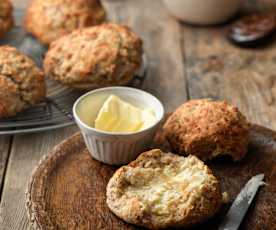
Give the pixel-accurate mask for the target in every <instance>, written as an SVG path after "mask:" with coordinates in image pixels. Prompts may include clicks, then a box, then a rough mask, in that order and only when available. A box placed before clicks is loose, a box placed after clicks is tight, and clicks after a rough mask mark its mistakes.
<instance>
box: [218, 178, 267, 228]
mask: <svg viewBox="0 0 276 230" xmlns="http://www.w3.org/2000/svg"><path fill="white" fill-rule="evenodd" d="M263 179H264V174H258V175H256V176H254V177H252V178H251V179H250V180H249V181H248V182H247V183H246V185H245V186H244V187H243V189H242V190H241V192H240V193H239V195H238V196H237V198H236V199H235V201H234V202H233V204H232V206H231V207H230V209H229V211H228V213H227V214H226V216H225V217H224V220H223V222H222V223H221V224H220V226H219V228H218V230H237V229H238V228H239V226H240V224H241V222H242V220H243V217H244V216H245V214H246V212H247V210H248V208H249V206H250V204H251V202H252V200H253V198H254V197H255V195H256V193H257V191H258V189H259V187H260V186H261V185H263V184H264V182H263Z"/></svg>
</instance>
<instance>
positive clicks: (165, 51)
mask: <svg viewBox="0 0 276 230" xmlns="http://www.w3.org/2000/svg"><path fill="white" fill-rule="evenodd" d="M104 3H105V6H106V8H107V10H108V15H109V17H110V20H111V21H117V22H121V23H124V24H127V25H129V26H130V27H131V28H133V29H134V31H135V32H137V33H138V34H139V35H140V36H141V37H142V39H143V41H144V50H145V53H146V55H147V58H148V64H149V71H150V75H149V76H148V78H147V79H146V80H145V82H144V85H143V87H142V88H143V89H145V90H147V91H148V92H151V93H153V94H154V95H156V96H157V97H158V98H159V99H160V100H161V101H162V102H163V103H164V105H165V108H166V110H167V111H171V110H173V109H175V108H176V106H178V105H179V104H180V103H183V101H184V100H186V98H187V94H186V84H185V75H184V63H183V57H182V53H181V42H180V39H181V27H180V25H179V23H177V22H176V21H175V20H174V19H173V18H172V17H170V16H169V15H168V13H167V11H166V9H165V7H164V6H163V4H162V1H159V0H153V1H147V0H139V1H136V0H121V1H114V0H105V1H104ZM153 11H154V12H153Z"/></svg>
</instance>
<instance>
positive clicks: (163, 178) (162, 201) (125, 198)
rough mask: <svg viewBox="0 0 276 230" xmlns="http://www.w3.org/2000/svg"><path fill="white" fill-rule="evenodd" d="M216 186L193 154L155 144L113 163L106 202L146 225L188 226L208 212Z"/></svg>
mask: <svg viewBox="0 0 276 230" xmlns="http://www.w3.org/2000/svg"><path fill="white" fill-rule="evenodd" d="M221 200H222V197H221V192H220V185H219V182H218V180H217V179H216V178H215V176H214V175H213V174H212V172H211V170H210V169H209V168H208V167H207V166H206V165H204V163H203V162H202V161H200V160H199V159H198V158H197V157H195V156H189V157H186V158H185V157H182V156H178V155H175V154H172V153H164V152H162V151H161V150H159V149H154V150H151V151H148V152H145V153H143V154H141V155H140V156H139V157H138V158H137V159H136V160H135V161H133V162H131V163H130V164H129V165H127V166H123V167H121V168H120V169H118V170H117V171H116V172H115V174H114V175H113V176H112V178H111V179H110V181H109V183H108V185H107V205H108V207H109V208H110V210H111V211H112V212H113V213H114V214H115V215H117V216H118V217H120V218H121V219H123V220H124V221H126V222H129V223H132V224H136V225H140V226H144V227H147V228H150V229H160V228H169V227H171V228H172V227H189V226H192V225H194V224H198V223H200V222H203V221H205V220H207V219H208V218H210V217H212V216H213V215H214V214H215V213H216V212H217V211H218V209H219V208H220V205H221V202H222V201H221Z"/></svg>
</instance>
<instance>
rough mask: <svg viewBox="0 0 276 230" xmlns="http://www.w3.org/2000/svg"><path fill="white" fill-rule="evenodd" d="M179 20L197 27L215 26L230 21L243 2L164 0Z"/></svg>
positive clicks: (236, 0)
mask: <svg viewBox="0 0 276 230" xmlns="http://www.w3.org/2000/svg"><path fill="white" fill-rule="evenodd" d="M163 1H164V3H165V5H166V6H167V8H168V10H169V11H170V12H171V14H172V15H174V16H175V17H177V18H178V19H180V20H182V21H185V22H188V23H192V24H197V25H213V24H219V23H223V22H225V21H226V20H228V19H230V18H231V17H232V16H234V14H235V13H236V12H237V11H238V10H239V8H240V6H241V0H163Z"/></svg>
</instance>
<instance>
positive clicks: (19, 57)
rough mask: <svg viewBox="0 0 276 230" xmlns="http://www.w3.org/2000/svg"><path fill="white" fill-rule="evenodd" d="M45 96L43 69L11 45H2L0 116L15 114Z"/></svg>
mask: <svg viewBox="0 0 276 230" xmlns="http://www.w3.org/2000/svg"><path fill="white" fill-rule="evenodd" d="M44 97H45V82H44V76H43V73H42V71H41V70H40V69H39V68H38V67H36V65H35V64H34V62H33V61H32V60H31V59H30V58H28V57H27V56H25V55H23V54H21V53H20V52H19V51H17V50H16V49H15V48H13V47H11V46H0V118H6V117H12V116H15V115H16V114H17V113H18V112H20V111H22V110H24V109H26V108H28V107H30V106H33V105H35V104H36V103H38V102H40V101H41V100H43V98H44Z"/></svg>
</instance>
